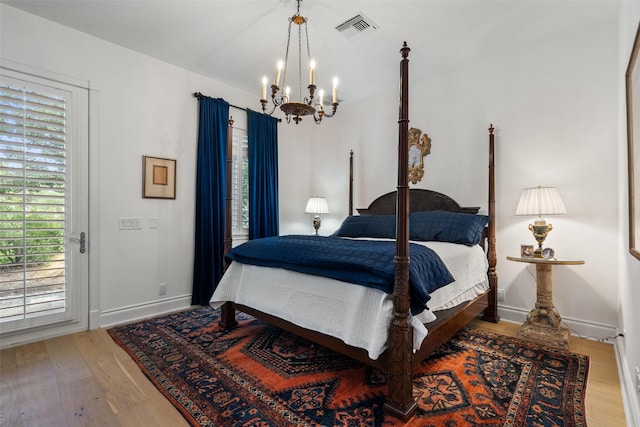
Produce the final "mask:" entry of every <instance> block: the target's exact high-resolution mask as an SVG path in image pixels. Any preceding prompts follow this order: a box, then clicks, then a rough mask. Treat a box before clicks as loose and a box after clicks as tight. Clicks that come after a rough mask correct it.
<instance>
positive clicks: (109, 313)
mask: <svg viewBox="0 0 640 427" xmlns="http://www.w3.org/2000/svg"><path fill="white" fill-rule="evenodd" d="M189 307H191V294H187V295H179V296H176V297H172V298H166V299H162V300H158V301H152V302H148V303H144V304H136V305H130V306H126V307H119V308H116V309H112V310H103V311H102V312H100V319H99V325H100V327H101V328H108V327H111V326H115V325H120V324H122V323H128V322H134V321H136V320H142V319H146V318H149V317H156V316H160V315H163V314H167V313H171V312H174V311H178V310H184V309H186V308H189Z"/></svg>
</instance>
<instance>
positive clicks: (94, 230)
mask: <svg viewBox="0 0 640 427" xmlns="http://www.w3.org/2000/svg"><path fill="white" fill-rule="evenodd" d="M0 69H2V70H7V71H10V72H14V73H19V74H22V75H24V76H26V77H29V76H31V77H34V78H37V79H44V80H48V81H51V82H54V83H55V82H58V83H62V84H64V85H67V86H75V87H77V88H80V89H83V90H86V91H87V97H88V98H87V108H88V111H87V120H88V123H86V127H87V132H86V135H87V138H88V141H87V148H86V149H87V151H88V152H87V159H86V160H87V162H88V164H87V166H86V167H87V169H88V171H87V178H88V184H87V185H88V189H87V192H88V200H87V209H88V213H87V230H86V233H87V241H86V247H87V252H86V254H85V255H84V256H86V257H87V268H88V273H87V280H88V283H87V286H86V288H85V289H84V291H83V292H82V294H83V295H82V298H83V300H84V303H83V307H82V311H83V312H81V313H77V321H73V322H67V323H60V324H53V325H47V326H41V327H34V328H29V329H25V330H21V331H15V332H10V333H6V334H4V335H3V337H2V340H1V342H0V349H1V348H6V347H12V346H15V345H20V344H26V343H29V342H35V341H40V340H43V339H48V338H53V337H56V336H61V335H65V334H69V333H73V332H79V331H85V330H87V329H97V328H99V327H100V319H99V317H100V292H99V283H98V278H99V270H98V269H99V265H98V262H97V260H98V259H99V255H98V253H97V252H98V245H93V244H92V241H96V240H97V236H98V224H99V221H98V220H99V217H98V199H97V197H96V196H97V194H98V192H97V189H98V180H97V177H98V147H99V144H98V95H99V92H100V91H99V85H98V84H97V83H96V82H94V81H91V80H83V79H79V78H76V77H71V76H67V75H63V74H58V73H55V72H52V71H47V70H42V69H39V68H35V67H31V66H28V65H25V64H21V63H17V62H14V61H11V60H7V59H4V58H0ZM74 231H75V230H74Z"/></svg>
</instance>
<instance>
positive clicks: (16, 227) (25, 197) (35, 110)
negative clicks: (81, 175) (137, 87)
mask: <svg viewBox="0 0 640 427" xmlns="http://www.w3.org/2000/svg"><path fill="white" fill-rule="evenodd" d="M67 97H68V94H67V93H65V92H62V91H59V90H56V89H53V88H49V87H44V86H38V85H35V84H28V85H25V84H24V83H23V82H19V81H16V80H10V79H8V78H7V79H4V81H3V82H2V83H0V322H7V321H15V320H21V319H22V320H24V319H29V318H33V317H38V316H42V315H48V314H55V313H62V314H63V315H64V313H65V312H67V310H68V308H69V307H68V297H69V295H68V292H67V289H66V285H65V282H66V281H65V229H66V220H67V219H66V214H65V212H66V193H67V176H68V170H67V161H66V159H67V156H68V154H67V150H68V141H67V139H68V137H67V135H68V133H69V129H68V128H69V123H68V118H67V110H68V105H67V99H66V98H67Z"/></svg>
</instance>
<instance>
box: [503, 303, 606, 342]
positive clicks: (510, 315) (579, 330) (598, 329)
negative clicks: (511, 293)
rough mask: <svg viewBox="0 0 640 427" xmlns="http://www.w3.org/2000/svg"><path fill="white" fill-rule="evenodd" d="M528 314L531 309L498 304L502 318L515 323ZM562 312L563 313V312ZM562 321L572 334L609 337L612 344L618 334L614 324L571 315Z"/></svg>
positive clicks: (587, 336) (525, 317) (601, 337)
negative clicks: (574, 317) (575, 317)
mask: <svg viewBox="0 0 640 427" xmlns="http://www.w3.org/2000/svg"><path fill="white" fill-rule="evenodd" d="M527 314H529V310H524V309H522V308H519V307H509V306H505V305H499V304H498V315H499V316H500V318H501V319H504V320H508V321H510V322H514V323H523V322H524V321H525V320H526V319H527ZM560 314H561V315H562V313H560ZM562 322H563V323H564V324H565V326H566V327H567V328H569V330H570V331H571V334H572V335H576V336H579V337H581V338H585V339H595V340H605V339H607V338H608V339H609V341H610V342H611V344H613V343H614V342H615V337H616V335H617V334H618V332H617V329H616V327H615V326H614V325H605V324H602V323H596V322H590V321H587V320H581V319H572V318H570V317H562Z"/></svg>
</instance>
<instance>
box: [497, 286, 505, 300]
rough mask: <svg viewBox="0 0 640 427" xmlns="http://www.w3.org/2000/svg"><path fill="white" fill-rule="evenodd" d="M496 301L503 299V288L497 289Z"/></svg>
mask: <svg viewBox="0 0 640 427" xmlns="http://www.w3.org/2000/svg"><path fill="white" fill-rule="evenodd" d="M498 301H504V289H498Z"/></svg>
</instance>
